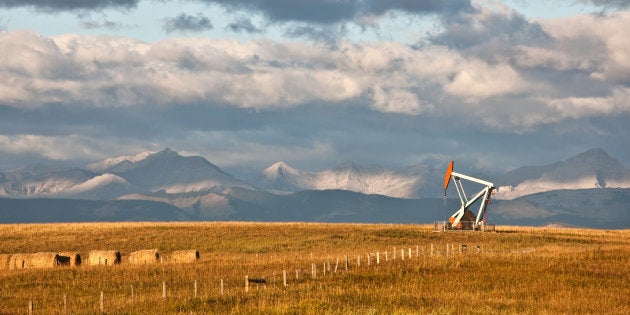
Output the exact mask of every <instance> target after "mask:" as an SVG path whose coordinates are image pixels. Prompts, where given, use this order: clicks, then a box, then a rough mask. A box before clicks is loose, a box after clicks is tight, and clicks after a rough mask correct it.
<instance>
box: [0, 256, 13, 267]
mask: <svg viewBox="0 0 630 315" xmlns="http://www.w3.org/2000/svg"><path fill="white" fill-rule="evenodd" d="M10 261H11V254H0V270H5V269H9V262H10Z"/></svg>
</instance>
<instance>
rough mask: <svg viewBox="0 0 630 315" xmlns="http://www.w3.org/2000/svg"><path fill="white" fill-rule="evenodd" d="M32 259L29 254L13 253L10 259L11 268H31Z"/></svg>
mask: <svg viewBox="0 0 630 315" xmlns="http://www.w3.org/2000/svg"><path fill="white" fill-rule="evenodd" d="M30 261H31V259H30V257H29V255H28V254H13V255H11V259H10V260H9V269H25V268H30Z"/></svg>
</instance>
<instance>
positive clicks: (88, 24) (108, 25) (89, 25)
mask: <svg viewBox="0 0 630 315" xmlns="http://www.w3.org/2000/svg"><path fill="white" fill-rule="evenodd" d="M81 26H82V27H83V28H86V29H101V28H104V29H108V30H122V29H126V28H129V27H130V26H128V25H125V24H122V23H119V22H115V21H110V20H104V21H102V22H99V21H94V20H89V21H88V20H86V21H82V22H81Z"/></svg>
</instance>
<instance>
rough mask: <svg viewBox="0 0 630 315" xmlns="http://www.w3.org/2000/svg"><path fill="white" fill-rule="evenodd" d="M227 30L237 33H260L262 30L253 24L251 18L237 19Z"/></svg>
mask: <svg viewBox="0 0 630 315" xmlns="http://www.w3.org/2000/svg"><path fill="white" fill-rule="evenodd" d="M227 29H230V30H232V32H236V33H242V32H245V33H260V32H261V30H260V29H259V28H258V27H256V26H254V24H252V21H251V20H250V19H249V18H246V17H244V16H240V17H237V18H236V19H234V21H232V23H230V24H229V25H228V26H227Z"/></svg>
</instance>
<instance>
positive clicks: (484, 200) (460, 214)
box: [444, 161, 494, 230]
mask: <svg viewBox="0 0 630 315" xmlns="http://www.w3.org/2000/svg"><path fill="white" fill-rule="evenodd" d="M453 165H454V162H453V161H451V162H450V163H449V165H448V168H447V169H446V173H445V174H444V197H446V189H447V188H448V186H449V183H450V182H451V178H452V179H453V183H454V184H455V188H456V189H457V195H459V200H460V201H461V206H460V208H459V209H458V210H457V211H456V212H455V213H453V214H452V215H451V217H450V218H449V223H450V224H446V225H445V226H444V229H458V230H459V229H462V230H480V229H481V230H484V224H485V221H486V220H485V217H486V209H487V207H488V204H489V203H490V195H491V194H492V192H493V190H494V184H493V183H491V182H488V181H485V180H481V179H478V178H475V177H472V176H468V175H464V174H460V173H456V172H454V171H453ZM462 179H465V180H468V181H471V182H474V183H477V184H481V185H483V186H484V188H483V189H481V191H479V192H478V193H476V194H475V195H474V196H472V197H471V198H470V199H469V198H468V196H467V195H466V192H465V191H464V186H463V185H462ZM478 200H480V206H479V211H478V212H477V215H476V216H475V215H474V213H473V212H472V211H470V210H469V209H468V208H469V207H470V206H472V205H473V204H474V203H475V202H476V201H478Z"/></svg>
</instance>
